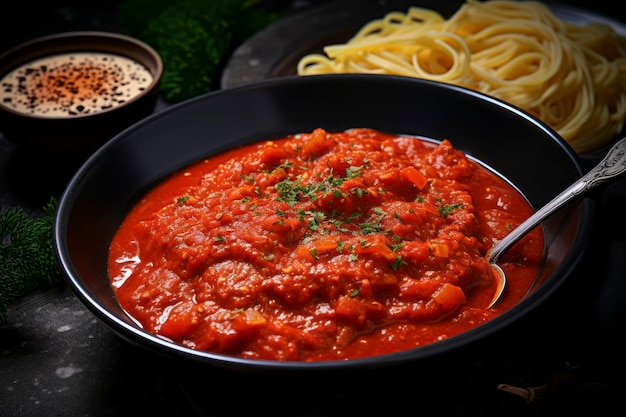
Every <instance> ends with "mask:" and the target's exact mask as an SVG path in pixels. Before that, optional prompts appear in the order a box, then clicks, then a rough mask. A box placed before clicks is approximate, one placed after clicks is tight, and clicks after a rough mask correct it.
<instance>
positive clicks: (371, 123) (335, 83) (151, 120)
mask: <svg viewBox="0 0 626 417" xmlns="http://www.w3.org/2000/svg"><path fill="white" fill-rule="evenodd" d="M317 127H323V128H324V129H326V130H328V131H341V130H345V129H348V128H352V127H370V128H374V129H378V130H381V131H387V132H392V133H401V134H411V135H417V136H422V137H429V138H432V139H436V140H441V139H446V138H448V139H450V140H451V141H452V143H453V144H454V145H455V147H456V148H458V149H460V150H462V151H464V152H466V153H468V154H470V155H471V156H473V157H475V158H477V159H478V160H480V161H482V162H484V163H486V164H487V165H489V166H491V167H492V168H494V169H495V170H496V171H498V172H500V173H501V174H502V175H503V176H505V177H506V178H508V179H509V180H510V181H512V183H513V184H515V185H516V186H517V187H518V188H519V189H520V190H521V192H522V193H524V194H525V195H526V197H527V198H528V199H529V201H530V202H531V203H532V204H533V205H534V206H535V207H539V206H541V205H543V204H544V203H546V202H548V201H549V200H550V199H551V198H552V197H553V196H555V195H557V194H558V193H559V192H560V191H561V190H562V189H564V188H565V187H566V186H568V185H570V184H571V183H572V182H573V181H574V180H576V179H577V178H578V177H580V175H581V173H582V170H581V167H580V162H579V159H578V157H577V155H576V154H575V152H574V151H573V150H572V149H571V148H570V147H569V145H567V144H566V142H565V141H564V140H563V139H562V138H560V137H559V136H558V135H557V134H556V133H555V132H554V131H552V130H551V129H550V128H548V127H546V126H545V125H544V124H542V123H541V122H539V121H537V120H536V119H534V118H533V117H531V116H529V115H528V114H526V113H524V112H523V111H520V110H519V109H517V108H515V107H513V106H511V105H509V104H506V103H504V102H501V101H499V100H496V99H493V98H489V97H487V96H484V95H481V94H479V93H476V92H472V91H469V90H466V89H463V88H459V87H455V86H451V85H446V84H441V83H436V82H431V81H425V80H419V79H411V78H404V77H394V76H376V75H354V74H352V75H348V74H341V75H322V76H310V77H285V78H280V79H274V80H269V81H262V82H258V83H254V84H249V85H246V86H242V87H237V88H234V89H229V90H221V91H217V92H213V93H209V94H207V95H204V96H201V97H198V98H195V99H192V100H189V101H186V102H184V103H181V104H179V105H176V106H173V107H171V108H169V109H166V110H164V111H161V112H160V113H158V114H155V115H153V116H150V117H148V118H147V119H145V120H143V121H141V122H139V123H137V124H135V125H134V126H132V127H131V128H129V129H127V130H125V131H124V132H122V133H120V134H119V135H117V136H116V137H115V138H114V139H112V140H111V141H109V142H108V143H107V144H106V145H104V146H103V147H101V148H100V149H99V150H98V151H97V152H96V153H95V154H94V155H93V156H92V157H91V158H90V159H88V160H87V162H86V163H85V164H84V165H83V166H82V167H81V168H80V169H79V170H78V172H77V173H76V175H75V176H74V177H73V179H72V180H71V181H70V183H69V185H68V186H67V188H66V190H65V192H64V193H63V195H62V197H61V199H60V202H59V208H58V212H57V216H56V220H55V224H54V245H55V252H56V255H57V257H58V261H59V265H60V266H61V268H62V269H63V271H64V273H65V274H66V276H67V278H68V282H69V284H70V286H71V287H72V289H73V290H74V291H75V293H76V295H77V296H78V297H79V298H80V300H81V301H82V302H83V303H84V304H85V305H86V306H87V307H88V308H89V309H90V310H91V311H92V312H93V313H94V314H95V315H96V316H97V317H98V318H99V319H101V320H102V321H103V322H104V323H106V324H107V325H108V326H110V327H111V328H112V329H113V330H114V331H115V332H116V333H117V334H118V335H119V336H121V337H122V338H123V339H126V340H128V341H129V342H131V343H133V344H136V345H139V346H142V347H144V348H148V349H150V350H154V351H156V352H160V353H162V354H165V355H167V356H172V357H176V358H179V359H180V358H182V360H189V361H190V362H192V363H193V362H198V363H203V364H210V365H217V366H220V367H226V368H229V369H236V370H247V371H260V372H269V371H271V372H283V371H286V372H294V371H298V373H300V372H308V371H313V370H316V371H319V370H348V369H351V370H352V369H359V370H362V369H368V368H380V367H385V366H390V365H398V364H403V363H408V362H415V361H420V360H427V359H429V358H433V357H435V356H437V355H440V354H442V353H444V352H449V351H452V350H456V349H459V348H461V347H463V346H466V345H468V344H471V343H473V342H476V341H478V340H480V339H483V338H485V337H486V336H487V335H490V334H493V333H494V332H496V331H499V330H502V329H503V328H505V327H506V326H509V325H510V324H511V323H513V322H514V321H516V320H518V319H520V318H521V317H523V316H525V315H526V314H527V313H529V312H530V311H532V310H533V309H535V308H536V307H537V306H538V305H539V304H541V303H542V302H544V301H545V300H546V299H547V298H548V297H549V295H551V294H552V293H553V292H554V291H555V290H556V289H557V288H558V287H559V286H560V285H561V284H562V283H563V282H564V281H565V280H566V279H567V278H568V276H569V275H570V274H571V273H572V271H573V269H574V268H575V266H576V264H577V262H578V260H579V258H580V257H581V255H582V254H583V252H584V250H585V248H586V245H587V242H588V240H589V238H590V233H591V225H592V212H593V205H592V201H591V200H590V199H587V198H585V199H582V200H580V201H578V202H577V203H574V204H570V205H568V206H567V207H565V208H563V209H561V210H560V212H559V213H557V214H555V215H554V216H553V217H551V218H550V219H549V220H547V221H546V222H544V225H543V226H544V234H545V239H546V261H545V265H544V266H543V268H542V271H541V273H540V275H541V276H540V277H539V280H538V282H537V284H536V286H535V287H534V288H533V289H532V291H531V292H530V293H529V294H528V295H527V296H526V298H525V299H524V300H522V301H521V302H520V303H519V304H517V305H516V306H514V307H513V308H512V309H510V310H508V311H507V312H505V313H504V314H502V315H501V316H499V317H497V318H495V319H493V320H492V321H490V322H487V323H486V324H484V325H481V326H480V327H478V328H476V329H474V330H472V331H469V332H466V333H463V334H461V335H458V336H455V337H451V338H449V339H447V340H444V341H442V342H437V343H435V344H431V345H426V346H424V347H420V348H416V349H413V350H408V351H404V352H400V353H395V354H389V355H383V356H377V357H371V358H366V359H357V360H348V361H330V362H315V363H300V362H275V361H258V360H245V359H238V358H234V357H230V356H227V355H219V354H212V353H207V352H200V351H194V350H191V349H187V348H184V347H181V346H179V345H177V344H173V343H169V342H166V341H164V340H162V339H160V338H158V337H156V336H154V335H152V334H149V333H147V332H146V331H144V330H142V329H141V328H139V327H138V326H137V325H136V324H135V323H134V322H133V321H132V320H131V319H130V318H129V317H128V316H127V315H126V314H125V313H124V312H123V311H122V309H121V308H120V307H119V305H118V304H117V302H116V300H115V297H114V294H113V291H112V289H111V286H110V284H109V279H108V276H107V270H106V265H107V252H108V245H109V243H110V241H111V238H112V236H113V234H114V232H115V231H116V229H117V227H118V226H119V225H120V222H121V221H122V219H123V218H124V216H125V215H126V214H127V212H128V210H129V209H130V208H131V206H132V205H133V203H135V202H136V201H137V199H138V198H139V197H140V196H141V195H142V194H143V193H144V192H145V191H146V190H147V189H148V188H149V187H151V186H152V185H154V184H155V183H156V182H158V181H160V180H162V179H163V178H164V177H165V176H167V175H168V174H170V173H172V172H173V171H175V170H177V169H179V168H182V167H184V166H186V165H188V164H190V163H192V162H195V161H197V160H199V159H201V158H203V157H206V156H208V155H211V154H215V153H217V152H220V151H223V150H225V149H228V148H232V147H234V146H237V145H241V144H246V143H251V142H255V141H261V140H265V139H271V138H277V137H282V136H285V135H287V134H292V133H298V132H309V131H312V130H313V129H315V128H317Z"/></svg>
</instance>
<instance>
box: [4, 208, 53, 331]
mask: <svg viewBox="0 0 626 417" xmlns="http://www.w3.org/2000/svg"><path fill="white" fill-rule="evenodd" d="M56 206H57V201H56V199H55V198H51V199H50V202H49V203H48V204H47V205H46V206H45V207H44V208H43V210H44V215H43V216H42V217H38V218H33V217H30V216H29V215H28V214H27V213H26V212H25V211H24V209H22V208H21V207H11V208H8V209H5V210H2V211H0V322H6V313H7V310H8V308H9V307H10V306H12V305H14V304H16V303H17V302H19V300H20V299H21V298H22V297H24V296H25V295H28V294H29V293H31V292H33V291H35V290H37V289H45V288H49V287H51V286H53V285H56V284H58V283H59V282H60V281H61V272H60V270H59V268H58V265H57V263H56V259H55V257H54V250H53V245H52V224H53V221H54V213H55V210H56Z"/></svg>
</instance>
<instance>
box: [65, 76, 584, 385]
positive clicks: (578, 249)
mask: <svg viewBox="0 0 626 417" xmlns="http://www.w3.org/2000/svg"><path fill="white" fill-rule="evenodd" d="M382 77H384V78H386V79H389V80H394V79H395V80H396V82H398V81H399V82H407V83H418V84H419V83H424V84H429V85H431V84H437V85H440V86H442V87H443V88H444V89H447V90H454V91H455V92H461V93H463V94H465V95H468V94H469V95H470V96H475V97H478V98H480V100H482V101H485V102H489V103H490V104H489V105H490V106H492V105H494V106H497V107H500V108H504V109H505V110H507V111H508V112H512V113H515V114H516V115H517V116H520V117H522V118H524V119H526V120H527V121H530V122H531V123H532V124H533V125H534V126H535V127H537V128H540V129H541V130H543V131H544V132H545V133H546V135H547V136H549V137H550V139H552V140H553V141H554V142H556V144H557V145H558V146H559V147H560V148H561V150H562V151H563V152H565V154H566V155H567V156H568V157H569V159H570V160H571V162H572V163H573V164H574V166H575V169H576V170H577V172H578V174H579V175H580V174H581V173H582V167H581V163H580V159H579V158H578V155H577V154H576V153H575V152H574V151H573V149H572V148H571V147H570V146H569V145H568V144H567V142H566V141H565V140H564V139H563V138H561V137H560V136H559V135H558V134H556V133H555V132H554V131H553V130H552V129H550V128H549V127H547V126H546V125H545V124H544V123H543V122H541V121H539V120H538V119H536V118H534V117H533V116H531V115H530V114H528V113H526V112H525V111H523V110H521V109H519V108H517V107H516V106H514V105H511V104H509V103H506V102H504V101H502V100H499V99H496V98H493V97H491V96H486V95H484V94H482V93H479V92H476V91H473V90H468V89H466V88H463V87H458V86H453V85H449V84H444V83H440V82H436V81H430V80H420V79H412V78H407V77H400V76H389V75H372V74H328V75H316V76H309V77H300V76H287V77H281V78H272V79H265V80H260V81H256V82H252V83H249V84H245V85H241V86H237V87H233V88H229V89H223V90H216V91H213V92H209V93H207V94H204V95H201V96H198V97H195V98H192V99H189V100H186V101H183V102H181V103H178V104H175V105H172V106H170V107H168V108H167V109H165V110H162V111H161V112H159V113H155V114H153V115H151V116H149V117H147V118H145V119H143V120H141V121H139V122H137V123H135V124H134V125H132V126H131V127H129V128H127V129H125V130H124V131H122V132H120V133H119V134H117V135H116V136H115V137H114V138H113V139H111V140H110V141H109V142H107V143H106V144H105V145H104V146H102V147H101V148H100V149H98V150H97V151H96V152H95V153H94V154H92V156H91V157H90V158H88V160H87V161H86V162H85V163H84V164H83V165H82V166H81V167H80V169H79V170H78V171H77V172H76V174H75V176H74V177H73V178H72V179H71V181H70V182H69V183H68V185H67V187H66V189H65V191H64V192H63V194H62V196H61V199H60V200H59V206H58V208H57V216H55V223H54V225H53V230H54V232H53V241H54V246H55V256H56V257H57V261H58V263H59V265H60V267H61V268H62V270H63V272H64V274H65V275H66V278H67V280H68V282H69V283H70V285H71V287H72V289H73V290H74V292H75V293H76V294H77V296H78V297H79V298H80V299H81V300H82V301H83V303H84V304H85V305H86V306H87V307H88V308H89V309H90V310H91V311H92V312H93V313H94V314H95V315H96V316H98V317H99V318H100V319H101V320H103V321H104V322H106V323H107V324H108V325H109V327H110V328H111V329H113V331H114V332H115V333H116V334H118V335H119V336H120V337H121V338H122V339H125V340H127V341H129V342H130V343H132V344H135V345H137V346H140V347H142V348H148V349H150V350H153V351H154V352H156V353H159V354H163V355H166V354H167V355H168V356H171V355H173V356H175V357H182V358H189V359H192V360H194V361H196V362H200V363H202V364H208V365H216V366H219V367H224V368H228V369H231V370H232V369H234V370H245V371H247V372H248V371H262V372H270V373H273V372H277V373H284V372H288V373H293V372H296V373H297V372H303V371H305V372H311V371H315V372H317V371H337V370H342V371H352V370H363V369H373V368H381V367H389V366H394V365H398V364H402V363H407V362H408V361H412V362H415V361H420V360H425V359H429V358H432V357H434V356H440V354H443V353H446V352H449V351H452V350H455V349H459V348H462V347H465V346H467V345H468V344H470V343H472V342H475V341H477V340H479V339H483V338H485V337H486V336H490V335H492V334H494V333H496V332H497V331H501V330H503V329H504V328H505V327H507V326H508V325H510V324H511V323H513V322H515V321H517V320H519V319H520V312H522V313H523V312H528V311H530V310H531V309H533V308H535V307H536V306H538V305H539V304H541V303H543V302H544V301H545V300H546V299H547V298H548V297H549V296H550V295H551V294H552V293H553V292H554V291H556V290H557V289H558V288H559V287H560V286H561V284H562V283H563V282H564V281H565V280H566V279H567V278H568V276H569V275H570V274H571V272H572V271H573V270H574V269H575V267H576V266H577V265H578V262H579V260H580V255H581V254H582V253H584V251H585V250H586V247H587V244H588V241H589V237H590V235H591V231H592V228H593V227H592V222H591V221H581V222H580V227H579V230H578V233H577V234H576V237H575V239H574V242H573V243H572V249H571V250H570V251H569V253H568V254H567V255H566V256H565V259H564V261H563V262H562V264H560V265H559V266H558V267H557V269H556V270H555V272H553V275H555V276H556V281H555V282H554V284H553V285H551V286H545V285H542V286H540V287H539V288H538V289H537V290H536V291H535V292H533V293H532V294H530V295H529V296H527V297H526V298H524V299H523V300H521V301H520V302H519V303H518V304H517V305H515V306H514V307H512V308H511V309H510V310H507V311H506V312H505V314H502V315H499V316H498V317H495V318H493V319H491V320H490V321H488V322H486V323H483V324H481V326H480V328H479V330H478V331H474V330H472V331H468V332H464V333H462V334H461V335H458V336H454V337H451V338H449V339H446V340H442V341H440V342H437V343H433V344H429V345H425V346H421V347H418V348H416V349H410V350H406V351H401V352H396V353H390V354H386V355H379V356H374V357H366V358H358V359H351V360H331V361H316V362H298V361H286V362H280V361H273V360H258V359H245V358H238V357H234V356H229V355H226V354H217V353H212V352H205V351H198V350H193V349H190V348H186V347H183V346H182V345H179V344H177V343H173V342H170V341H167V340H165V339H162V338H160V337H158V336H156V335H154V334H151V333H149V332H147V331H145V330H143V329H141V328H140V327H138V326H134V325H132V324H130V323H129V322H126V321H124V320H121V319H120V318H118V317H117V316H116V315H115V314H113V313H111V312H109V311H108V310H107V309H106V308H105V307H104V306H102V305H101V303H100V302H99V301H98V300H97V299H96V298H95V297H94V296H93V294H92V292H91V290H90V288H88V286H87V285H86V284H85V282H84V281H83V280H82V279H81V278H80V276H79V274H78V273H77V271H76V270H75V268H74V266H73V262H72V259H71V257H70V255H69V252H70V251H69V248H68V247H67V241H66V240H65V235H66V234H67V229H68V221H69V217H70V216H71V211H72V205H73V203H74V201H75V200H76V198H77V196H76V194H75V193H74V189H75V188H77V187H78V188H80V184H81V182H82V181H83V180H84V177H85V175H87V174H89V171H90V169H91V168H92V167H93V166H94V165H97V164H99V163H100V159H101V157H102V155H103V154H105V153H107V152H108V151H109V149H110V148H112V147H114V146H116V144H117V143H118V142H121V141H124V140H125V138H126V137H127V136H129V135H132V134H133V132H134V131H136V130H139V129H141V128H142V127H143V126H145V125H147V124H149V123H151V122H152V121H153V120H154V119H158V118H161V117H168V115H169V114H171V113H176V112H179V111H184V109H185V108H187V107H189V106H194V105H195V104H196V103H198V102H201V101H203V100H214V99H219V97H221V96H222V95H225V94H233V93H237V92H243V91H244V90H249V89H252V90H255V89H264V88H268V87H272V86H276V85H281V86H289V85H290V84H291V83H294V82H296V83H300V82H304V83H307V82H311V83H314V82H317V81H318V80H319V81H321V80H323V79H324V78H334V79H342V78H343V79H344V80H348V79H355V80H358V79H363V78H382ZM298 80H304V81H298ZM209 154H213V152H212V153H209ZM203 156H204V155H198V158H197V159H200V158H202V157H203ZM166 176H167V175H165V177H166ZM161 180H162V178H161ZM159 181H160V180H159ZM143 192H145V190H138V193H139V194H143ZM574 204H576V206H572V207H575V209H577V210H579V212H580V217H581V219H591V218H592V214H593V211H594V203H593V200H592V199H591V198H590V197H582V198H581V199H579V200H578V201H577V202H576V203H574ZM524 314H525V313H524ZM163 348H165V351H166V352H164V351H163Z"/></svg>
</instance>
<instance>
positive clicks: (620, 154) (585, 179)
mask: <svg viewBox="0 0 626 417" xmlns="http://www.w3.org/2000/svg"><path fill="white" fill-rule="evenodd" d="M625 171H626V138H622V139H620V140H619V142H617V143H616V144H615V145H613V146H612V147H611V149H609V151H608V152H607V154H606V156H605V157H604V158H603V159H602V160H601V161H600V162H599V163H598V165H596V166H595V167H593V168H592V169H591V170H590V171H589V172H588V173H587V174H585V175H583V176H582V177H580V178H579V179H578V180H576V181H575V182H574V183H573V184H572V185H570V186H569V187H568V188H566V189H565V190H564V191H563V192H561V194H559V195H557V196H556V197H555V198H554V199H552V200H551V201H550V202H549V203H547V204H546V205H545V206H543V207H542V208H541V209H539V210H537V211H536V212H535V213H534V214H533V215H532V216H530V217H529V218H528V219H526V220H525V221H524V222H523V223H522V224H520V225H519V226H518V227H516V228H515V229H514V230H513V231H512V232H511V233H509V234H508V235H506V236H505V237H504V238H503V239H502V240H500V241H499V242H497V243H496V244H495V245H494V246H493V247H492V248H491V250H490V251H489V253H488V254H487V260H488V261H489V262H490V263H491V265H492V267H493V268H494V270H495V271H496V278H497V279H498V286H497V289H496V293H495V294H494V296H493V298H492V300H491V302H490V303H489V305H488V306H487V308H491V307H492V306H493V305H494V304H496V303H497V302H498V300H500V297H501V296H502V294H503V293H504V289H505V288H506V276H505V274H504V271H502V268H500V267H499V266H498V265H497V262H498V260H499V259H500V256H501V255H502V254H503V253H504V252H506V251H507V250H508V249H509V248H510V247H511V246H513V245H514V244H515V243H517V242H518V241H519V240H520V239H521V238H522V237H524V236H525V235H526V233H528V232H530V231H531V230H532V229H534V228H535V227H536V226H537V225H538V224H539V223H541V222H542V221H544V220H545V219H546V218H547V217H548V216H550V215H551V214H553V213H554V212H555V211H557V210H558V209H559V208H561V207H562V206H564V205H565V204H566V203H568V202H569V201H570V200H572V199H574V198H575V197H578V196H580V195H581V194H583V193H584V192H586V191H589V190H591V189H592V188H594V187H596V186H597V185H600V184H602V183H604V182H606V181H608V180H611V179H614V178H615V177H617V176H619V175H621V174H622V173H624V172H625Z"/></svg>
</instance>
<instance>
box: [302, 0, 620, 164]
mask: <svg viewBox="0 0 626 417" xmlns="http://www.w3.org/2000/svg"><path fill="white" fill-rule="evenodd" d="M297 70H298V74H299V75H313V74H328V73H372V74H393V75H402V76H408V77H418V78H425V79H431V80H436V81H441V82H446V83H450V84H455V85H460V86H463V87H466V88H470V89H473V90H476V91H480V92H482V93H485V94H488V95H491V96H493V97H497V98H499V99H502V100H504V101H507V102H509V103H511V104H513V105H516V106H518V107H520V108H522V109H524V110H526V111H527V112H529V113H530V114H532V115H534V116H536V117H537V118H539V119H540V120H542V121H543V122H544V123H546V124H547V125H549V126H550V127H552V128H553V129H554V130H555V131H556V132H557V133H559V135H561V136H562V137H563V138H564V139H565V140H566V141H567V142H568V143H569V144H570V145H571V146H572V148H573V149H574V150H575V151H576V152H578V153H585V152H590V151H593V150H595V149H597V148H599V147H601V146H603V145H605V144H607V143H608V142H610V141H611V140H613V139H614V138H615V136H616V135H617V134H619V133H620V132H621V131H622V128H623V126H624V120H625V119H626V39H625V38H623V37H621V36H619V34H617V33H616V32H615V30H614V29H613V28H612V27H610V26H609V25H607V24H604V23H593V24H589V25H577V24H573V23H569V22H565V21H562V20H561V19H559V18H558V17H556V16H555V15H554V14H553V13H552V11H551V10H550V9H549V8H548V7H547V6H546V5H544V4H542V3H539V2H535V1H511V0H490V1H489V0H488V1H478V0H467V1H466V2H465V3H464V4H463V5H462V6H461V7H460V8H459V9H458V10H457V12H456V13H455V14H454V15H453V16H451V17H450V18H449V19H445V18H443V17H442V16H441V15H440V14H439V13H437V12H436V11H433V10H428V9H424V8H419V7H410V8H409V10H408V11H407V12H406V13H403V12H391V13H388V14H387V15H386V16H384V17H383V18H381V19H376V20H373V21H371V22H369V23H367V24H366V25H364V26H363V27H362V28H361V29H360V30H359V32H358V33H356V34H355V36H354V37H352V38H351V39H350V40H349V41H348V42H346V43H345V44H337V45H328V46H326V47H325V48H324V54H309V55H307V56H304V57H302V58H301V59H300V61H299V62H298V68H297Z"/></svg>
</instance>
